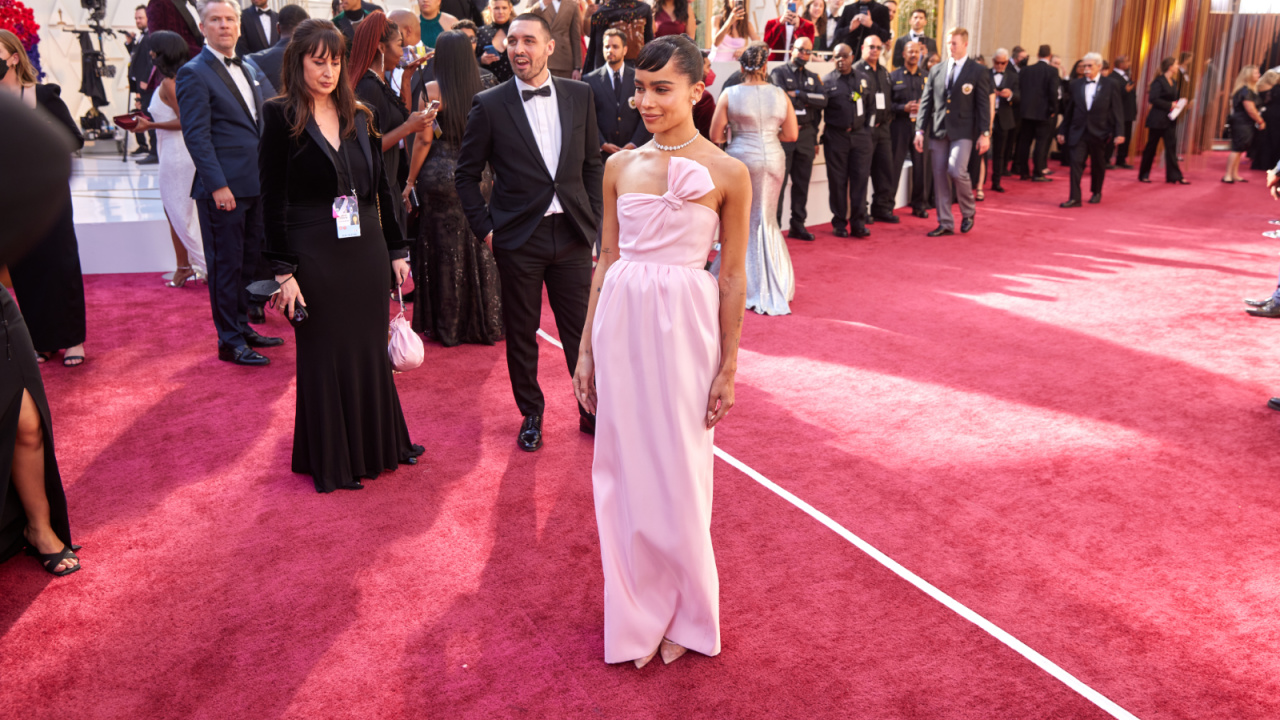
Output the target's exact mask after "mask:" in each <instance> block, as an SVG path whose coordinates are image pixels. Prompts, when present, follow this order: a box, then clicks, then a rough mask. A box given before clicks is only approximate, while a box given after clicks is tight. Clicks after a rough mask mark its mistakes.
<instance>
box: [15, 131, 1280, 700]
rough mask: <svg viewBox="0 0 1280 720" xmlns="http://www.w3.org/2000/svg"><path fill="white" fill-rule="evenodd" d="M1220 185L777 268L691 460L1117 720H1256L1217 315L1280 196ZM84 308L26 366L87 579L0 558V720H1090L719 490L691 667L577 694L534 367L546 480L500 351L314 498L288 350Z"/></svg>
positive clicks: (1264, 649)
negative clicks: (394, 459) (702, 651)
mask: <svg viewBox="0 0 1280 720" xmlns="http://www.w3.org/2000/svg"><path fill="white" fill-rule="evenodd" d="M1224 162H1225V158H1224V157H1222V156H1211V157H1209V158H1208V159H1207V166H1206V167H1205V168H1204V169H1198V170H1197V169H1193V170H1192V172H1191V173H1190V174H1189V177H1190V179H1191V180H1193V182H1195V184H1194V185H1192V186H1190V187H1174V186H1169V185H1164V184H1154V185H1139V184H1138V183H1137V182H1136V180H1135V174H1134V173H1133V172H1132V171H1131V172H1127V173H1118V172H1117V173H1112V174H1111V176H1110V177H1109V179H1108V185H1107V189H1106V193H1105V201H1104V203H1103V204H1102V205H1100V206H1090V205H1086V206H1085V207H1084V208H1081V209H1077V210H1070V211H1065V210H1059V209H1058V208H1057V203H1058V202H1061V201H1062V200H1063V199H1065V198H1066V194H1067V189H1066V182H1065V175H1066V171H1065V168H1063V169H1061V170H1060V171H1059V173H1058V175H1057V177H1058V178H1060V179H1059V180H1058V181H1057V182H1054V183H1052V184H1046V185H1032V184H1029V183H1021V182H1018V181H1016V180H1014V181H1012V182H1009V183H1008V188H1009V192H1008V193H1007V194H1006V195H997V194H995V193H989V195H988V198H989V199H988V200H987V201H986V202H984V203H981V204H980V205H979V213H978V224H977V228H976V229H975V231H974V232H973V233H971V234H968V235H957V236H955V237H950V238H938V239H930V238H926V237H925V236H924V233H925V232H926V231H927V230H929V229H931V228H932V227H933V226H934V225H935V221H933V220H929V221H925V220H916V219H914V218H911V217H910V216H909V215H907V214H906V213H903V214H904V219H903V222H902V224H901V225H898V226H887V225H885V224H876V225H874V226H873V227H872V228H871V229H872V233H873V235H872V238H871V239H870V240H869V241H853V240H839V239H836V238H833V237H831V236H830V235H829V234H827V233H821V234H820V236H819V239H818V241H817V242H814V243H802V242H793V243H792V244H791V251H792V254H793V257H794V259H795V265H796V275H797V278H798V281H799V290H798V293H797V299H796V302H795V303H794V304H793V306H792V307H793V311H794V313H795V314H794V315H792V316H789V317H782V318H765V317H757V316H755V315H750V314H749V317H748V320H747V325H746V331H745V333H744V337H743V343H742V345H743V353H742V357H741V363H740V364H741V369H740V374H739V383H738V402H739V404H738V407H737V408H736V409H735V410H734V412H733V414H732V415H731V416H730V419H729V420H728V421H727V422H726V424H725V425H724V426H723V429H722V430H721V432H720V433H719V435H718V437H717V440H718V445H719V446H720V447H722V448H723V449H724V450H726V451H727V452H729V453H730V454H732V455H734V456H735V457H737V458H738V459H740V460H742V461H743V462H745V463H747V464H748V465H750V466H751V467H753V468H755V469H756V470H758V471H759V472H761V473H762V474H764V475H765V476H767V477H768V478H770V479H771V480H773V481H775V482H777V483H778V484H780V485H781V486H783V487H785V488H787V489H788V490H790V491H792V492H794V493H795V494H796V495H798V496H799V497H801V498H803V499H804V500H806V501H808V502H809V503H811V504H812V505H813V506H815V507H816V508H818V509H819V510H821V511H823V512H825V513H826V514H828V515H830V516H831V517H832V518H833V519H834V520H835V521H837V522H839V523H841V524H842V525H844V526H845V527H846V528H848V529H849V530H851V531H852V532H854V533H856V534H858V535H859V536H861V537H862V538H864V539H865V540H867V541H868V542H870V543H871V544H872V545H874V546H875V547H877V548H879V549H880V550H881V551H883V552H885V553H886V554H887V555H889V556H890V557H892V558H893V559H895V560H897V561H898V562H900V563H902V564H903V565H904V566H906V567H907V568H909V569H910V570H912V571H914V572H915V573H917V574H919V575H920V576H921V577H923V578H924V579H925V580H927V581H929V582H930V583H932V584H934V585H935V586H937V587H938V588H940V589H941V590H943V591H944V592H946V593H948V594H950V595H951V596H952V597H954V598H955V599H956V600H958V601H960V602H961V603H964V604H965V605H967V606H968V607H969V608H971V609H973V610H974V611H976V612H978V613H979V614H981V615H983V616H984V617H986V618H987V619H988V620H990V621H991V622H993V623H994V624H995V625H997V626H999V627H1000V628H1003V629H1004V630H1006V631H1008V632H1009V633H1011V634H1012V635H1013V636H1014V637H1016V638H1018V639H1019V640H1021V641H1023V642H1025V643H1026V644H1027V645H1029V646H1030V647H1031V648H1034V649H1035V650H1036V651H1038V652H1040V653H1042V654H1043V655H1044V656H1045V657H1047V658H1048V659H1049V660H1051V661H1053V662H1055V663H1057V664H1058V665H1060V666H1061V667H1062V668H1063V669H1065V670H1066V671H1067V672H1069V673H1071V674H1073V675H1074V676H1075V677H1077V678H1079V679H1080V680H1081V681H1082V682H1084V683H1086V684H1087V685H1089V686H1090V687H1092V688H1093V689H1094V690H1097V691H1098V692H1099V693H1101V694H1102V695H1104V696H1106V697H1107V698H1110V699H1111V700H1112V701H1114V702H1116V703H1117V704H1119V705H1120V706H1121V707H1123V708H1124V709H1125V710H1127V711H1129V712H1131V713H1133V714H1134V715H1136V716H1138V717H1141V718H1144V719H1148V718H1234V719H1245V718H1273V717H1276V716H1277V715H1278V714H1280V688H1278V687H1277V680H1276V678H1277V677H1280V650H1278V649H1277V648H1280V642H1278V641H1280V632H1277V625H1276V622H1275V615H1276V612H1275V608H1276V606H1277V601H1278V600H1280V583H1278V582H1277V580H1276V572H1275V567H1276V565H1277V561H1278V560H1280V558H1278V557H1277V556H1278V555H1280V540H1277V538H1280V490H1277V489H1276V488H1277V480H1276V478H1277V477H1280V458H1278V457H1277V453H1276V452H1275V448H1276V433H1277V432H1278V431H1280V416H1277V415H1276V414H1275V413H1272V412H1271V411H1268V410H1267V409H1266V408H1265V403H1266V400H1267V398H1268V397H1269V396H1270V395H1271V394H1280V392H1276V391H1280V369H1277V367H1276V365H1277V363H1276V360H1275V357H1276V349H1275V348H1276V344H1275V342H1274V340H1273V338H1274V337H1275V334H1276V331H1277V330H1280V324H1273V323H1276V322H1277V321H1271V320H1263V319H1255V318H1250V317H1248V316H1246V315H1245V314H1244V312H1243V305H1242V304H1241V303H1240V298H1241V297H1258V296H1265V295H1266V294H1267V293H1269V292H1270V291H1271V290H1272V289H1273V288H1274V287H1275V281H1276V278H1275V271H1276V269H1277V265H1278V261H1277V257H1276V255H1275V253H1274V252H1273V251H1272V248H1273V247H1274V243H1272V242H1271V241H1268V240H1266V239H1265V238H1263V237H1261V235H1260V233H1261V232H1263V231H1265V230H1268V229H1271V228H1272V227H1274V226H1269V225H1267V224H1266V220H1268V219H1270V218H1271V217H1277V216H1280V203H1273V202H1271V201H1270V200H1269V199H1268V198H1267V197H1266V196H1265V194H1264V192H1263V188H1262V182H1261V180H1262V178H1261V176H1260V175H1257V174H1254V175H1251V176H1250V177H1251V178H1252V179H1253V182H1251V183H1250V184H1248V185H1243V186H1227V185H1222V184H1220V183H1218V182H1217V178H1218V177H1219V176H1220V174H1221V168H1222V166H1223V163H1224ZM1154 175H1155V176H1157V177H1158V176H1159V175H1160V173H1159V172H1156V173H1154ZM87 290H88V293H89V304H90V308H89V321H90V339H89V344H88V351H89V355H90V360H89V362H88V363H87V364H86V365H85V366H84V367H83V368H80V369H75V370H71V369H64V368H62V367H60V366H57V367H49V368H47V369H46V370H45V379H46V383H47V387H48V390H49V395H50V399H51V402H52V406H53V408H52V409H53V417H54V423H55V433H56V441H57V451H58V456H59V459H60V462H61V464H62V467H63V476H64V482H65V484H66V486H67V494H68V497H69V499H70V503H71V518H72V527H73V529H74V530H75V532H76V534H77V541H78V542H80V543H82V544H83V545H84V550H83V552H82V553H81V556H82V557H83V559H84V570H82V571H81V572H79V573H77V574H75V575H72V576H70V577H68V578H65V579H53V578H51V577H50V576H48V575H46V574H45V573H44V572H43V570H41V569H40V568H39V567H38V566H37V565H36V564H35V562H34V561H32V560H30V559H29V558H22V557H19V558H15V559H14V560H12V561H10V562H8V563H6V564H4V565H0V598H2V599H0V697H3V702H0V717H3V718H23V719H30V718H277V717H280V718H372V717H379V718H401V717H403V718H423V717H467V718H492V717H536V718H561V717H575V718H576V717H592V718H594V717H607V718H633V717H661V718H668V717H669V718H676V717H724V718H746V717H762V718H764V717H767V718H779V717H804V718H850V717H854V718H921V719H925V718H929V719H932V718H1019V719H1021V718H1073V719H1074V718H1098V717H1106V715H1105V714H1104V713H1103V712H1102V711H1101V710H1100V709H1099V708H1097V707H1096V706H1095V705H1093V704H1092V703H1091V702H1089V701H1088V700H1086V699H1085V698H1084V697H1082V696H1081V695H1079V694H1077V693H1076V692H1075V691H1073V690H1071V689H1069V688H1068V687H1066V686H1065V685H1064V684H1063V683H1061V682H1059V681H1058V680H1056V679H1055V678H1053V677H1051V676H1050V675H1048V674H1047V673H1045V672H1044V671H1042V670H1041V669H1039V668H1038V667H1036V666H1035V665H1033V664H1032V663H1031V662H1029V661H1027V660H1026V659H1024V658H1023V657H1022V656H1020V655H1018V654H1017V653H1015V652H1014V651H1013V650H1011V649H1009V648H1008V647H1006V646H1005V645H1003V644H1001V643H1000V642H998V641H997V640H995V639H994V638H993V637H991V636H990V635H988V634H987V633H985V632H984V631H982V630H981V629H979V628H978V627H976V626H975V625H973V624H971V623H969V622H968V621H966V620H964V619H962V618H960V617H959V616H958V615H956V614H955V613H953V612H952V611H951V610H949V609H947V608H945V607H944V606H942V605H941V604H939V603H937V602H936V601H934V600H933V599H931V598H929V597H928V596H926V595H924V594H923V593H921V592H920V591H918V590H916V589H915V588H914V587H912V586H911V585H909V584H908V583H906V582H904V581H903V580H901V579H900V578H898V577H897V576H895V575H893V574H892V573H890V572H889V571H888V570H886V569H885V568H883V567H882V566H880V565H879V564H877V563H876V562H874V561H873V560H871V559H870V558H869V557H867V556H866V555H864V554H863V553H862V552H860V551H859V550H857V549H856V548H855V547H854V546H852V545H850V544H849V543H848V542H846V541H845V540H843V539H842V538H840V537H839V536H838V535H836V534H835V533H834V532H832V531H831V530H829V529H827V528H826V527H824V526H823V525H821V524H819V523H818V522H816V521H814V520H813V519H812V518H810V517H809V516H807V515H805V514H803V513H802V512H800V511H799V510H797V509H795V508H794V507H792V506H791V505H789V504H787V503H786V502H785V501H784V500H783V499H781V498H780V497H778V496H777V495H775V494H773V493H772V492H770V491H768V490H767V489H765V488H764V487H762V486H761V485H759V484H757V483H756V482H754V481H753V480H751V479H750V478H749V477H747V476H746V475H744V474H743V473H741V472H739V471H737V470H735V469H734V468H732V467H731V466H729V465H727V464H725V463H723V462H717V464H716V470H717V477H716V481H717V488H716V491H717V492H716V515H715V522H714V525H713V536H714V539H715V542H716V549H717V557H718V561H719V566H720V572H721V581H722V587H721V594H722V617H723V644H724V652H723V653H722V654H721V655H720V656H719V657H717V658H704V657H694V656H690V657H688V658H687V659H683V660H681V661H679V662H678V663H676V664H674V665H672V666H670V667H662V666H651V667H649V668H646V669H645V670H643V671H636V670H635V669H634V668H633V667H631V666H629V665H626V666H606V665H605V664H604V663H603V661H602V659H601V658H602V642H601V625H602V617H601V593H602V582H601V578H600V568H599V562H600V560H599V551H598V548H597V541H596V529H595V521H594V517H593V509H592V502H591V484H590V462H591V443H590V439H589V438H587V437H585V436H582V435H581V434H579V433H578V432H577V429H576V424H575V423H574V420H575V419H576V418H575V414H574V410H573V399H572V392H571V390H570V387H569V382H568V377H567V374H566V372H565V369H564V364H563V358H562V356H557V353H556V351H555V349H554V348H551V347H550V346H549V345H544V350H545V351H546V352H544V353H543V364H542V365H543V387H544V388H546V389H547V390H548V401H549V408H548V419H547V444H546V446H545V447H544V449H543V450H542V451H540V452H538V453H536V454H533V455H527V454H524V453H522V452H519V451H518V450H516V448H515V445H514V442H513V440H514V434H515V431H516V428H517V424H518V421H519V418H518V416H517V415H516V411H515V410H514V404H513V402H512V400H511V397H510V391H509V386H508V382H507V375H506V366H505V361H504V357H503V352H502V348H501V346H499V347H494V348H488V347H462V348H454V349H443V348H440V347H437V346H431V345H429V346H428V352H427V363H426V365H425V366H424V367H423V368H421V369H419V370H415V371H413V372H411V373H408V374H405V375H401V376H399V377H398V385H399V387H400V392H401V399H402V402H403V404H404V407H405V410H406V414H407V416H408V420H409V427H410V430H411V432H412V434H413V437H414V440H415V441H416V442H420V443H424V444H425V445H427V447H428V450H427V455H426V456H425V458H424V464H423V465H419V466H417V467H414V468H408V467H406V468H402V469H400V470H399V471H397V472H395V473H393V474H389V475H384V476H382V477H381V478H379V479H377V480H374V481H371V482H369V483H368V484H367V488H366V489H365V490H364V491H362V492H356V493H335V494H333V495H317V494H316V493H315V492H314V490H313V489H312V487H311V483H310V480H309V478H306V477H301V476H295V475H292V474H291V473H289V472H288V467H289V449H290V442H291V437H292V421H293V400H294V395H293V387H292V364H293V349H292V341H291V339H290V342H289V344H288V345H286V347H285V348H284V349H283V350H277V351H268V353H269V355H270V356H271V358H272V360H273V364H272V366H271V367H270V368H268V369H266V370H250V369H242V368H236V367H233V366H230V365H227V364H225V363H220V362H218V361H217V360H216V359H215V356H214V342H213V337H212V330H211V327H210V321H209V318H208V307H207V304H208V296H207V293H206V292H205V290H204V288H203V286H201V287H200V289H199V290H192V289H190V288H188V289H186V290H182V291H175V290H170V289H167V288H164V287H162V286H161V284H160V282H159V280H158V278H156V277H154V276H151V275H146V276H95V277H90V278H87ZM544 327H546V328H547V329H548V331H551V329H552V328H553V327H554V325H553V324H552V323H550V322H549V321H548V322H546V323H545V324H544ZM270 330H271V331H273V332H274V333H277V334H285V335H286V337H287V336H288V326H287V325H286V324H285V323H284V322H283V321H282V320H280V319H279V318H278V316H273V319H272V320H271V325H270Z"/></svg>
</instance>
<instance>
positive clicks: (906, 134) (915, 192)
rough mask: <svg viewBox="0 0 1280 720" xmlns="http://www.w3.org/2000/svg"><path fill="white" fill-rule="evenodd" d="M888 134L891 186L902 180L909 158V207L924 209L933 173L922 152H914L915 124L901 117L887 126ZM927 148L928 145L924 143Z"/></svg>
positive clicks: (895, 185)
mask: <svg viewBox="0 0 1280 720" xmlns="http://www.w3.org/2000/svg"><path fill="white" fill-rule="evenodd" d="M889 134H890V135H891V136H892V137H893V167H894V170H895V172H894V175H893V186H894V187H898V184H899V183H901V182H902V171H903V170H904V169H905V168H904V167H903V165H904V163H905V162H906V160H907V158H910V159H911V209H912V210H924V208H925V206H926V205H928V204H929V190H930V188H931V186H932V184H933V173H932V172H930V171H929V162H928V160H927V159H926V158H925V154H924V153H920V152H916V147H915V139H916V124H915V123H913V122H911V119H910V118H906V117H902V118H897V119H895V120H894V121H893V124H892V125H890V126H889ZM925 149H926V150H927V149H928V145H927V144H926V145H925Z"/></svg>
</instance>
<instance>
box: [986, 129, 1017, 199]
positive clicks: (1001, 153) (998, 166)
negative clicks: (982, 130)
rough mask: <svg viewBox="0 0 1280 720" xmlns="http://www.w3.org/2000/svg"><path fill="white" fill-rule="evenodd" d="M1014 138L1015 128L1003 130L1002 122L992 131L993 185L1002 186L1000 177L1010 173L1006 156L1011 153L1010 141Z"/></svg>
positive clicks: (995, 186)
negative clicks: (1007, 168)
mask: <svg viewBox="0 0 1280 720" xmlns="http://www.w3.org/2000/svg"><path fill="white" fill-rule="evenodd" d="M1012 139H1013V128H1010V129H1008V130H1003V129H1001V128H1000V124H999V123H996V126H995V128H994V129H992V131H991V173H990V175H991V187H993V188H998V187H1000V178H1002V177H1004V176H1005V175H1008V174H1009V173H1008V171H1007V170H1006V167H1007V166H1008V160H1006V159H1005V158H1006V157H1007V155H1008V153H1009V145H1010V144H1011V143H1010V141H1011V140H1012Z"/></svg>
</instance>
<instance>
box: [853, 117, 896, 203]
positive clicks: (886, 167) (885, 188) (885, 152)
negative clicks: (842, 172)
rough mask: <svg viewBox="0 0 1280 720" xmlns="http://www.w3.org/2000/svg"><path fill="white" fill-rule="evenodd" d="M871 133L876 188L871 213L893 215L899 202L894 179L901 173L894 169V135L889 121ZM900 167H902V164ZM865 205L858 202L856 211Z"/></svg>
mask: <svg viewBox="0 0 1280 720" xmlns="http://www.w3.org/2000/svg"><path fill="white" fill-rule="evenodd" d="M869 134H870V136H871V187H872V188H873V190H874V193H873V194H872V196H871V214H872V215H892V214H893V208H894V206H895V205H897V204H898V203H897V200H898V186H897V185H895V184H894V182H893V179H894V178H896V177H898V175H899V173H898V172H895V171H894V169H893V135H892V133H890V131H889V123H885V124H884V125H881V126H880V127H877V128H873V129H871V130H870V131H869ZM898 167H899V169H901V167H902V166H898ZM865 205H866V203H858V204H857V205H855V207H854V211H855V212H856V211H857V210H859V209H861V208H863V207H864V206H865ZM865 215H866V213H865V211H864V212H863V214H862V215H854V217H857V218H860V217H865Z"/></svg>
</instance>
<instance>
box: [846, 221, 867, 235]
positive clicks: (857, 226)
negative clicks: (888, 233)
mask: <svg viewBox="0 0 1280 720" xmlns="http://www.w3.org/2000/svg"><path fill="white" fill-rule="evenodd" d="M849 234H850V235H852V236H853V237H856V238H869V237H871V231H870V230H868V229H867V226H866V225H863V224H862V223H859V222H856V223H854V224H853V227H851V228H849Z"/></svg>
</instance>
